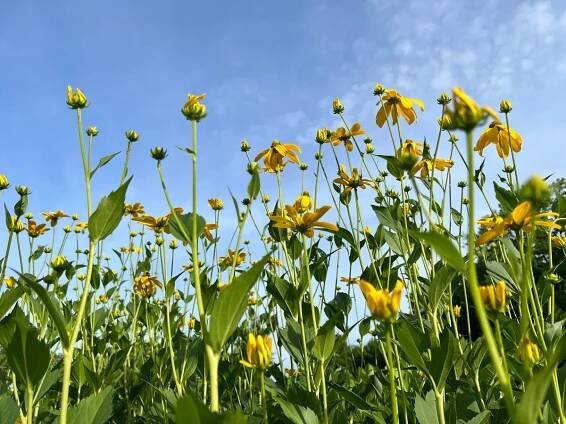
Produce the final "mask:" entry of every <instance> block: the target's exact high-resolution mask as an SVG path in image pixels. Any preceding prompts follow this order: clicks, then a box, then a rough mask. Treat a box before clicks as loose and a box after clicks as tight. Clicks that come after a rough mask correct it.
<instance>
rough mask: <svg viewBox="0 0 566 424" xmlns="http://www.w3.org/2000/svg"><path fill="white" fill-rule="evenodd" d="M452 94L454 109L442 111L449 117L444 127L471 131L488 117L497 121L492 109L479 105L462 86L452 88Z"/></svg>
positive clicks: (497, 118)
mask: <svg viewBox="0 0 566 424" xmlns="http://www.w3.org/2000/svg"><path fill="white" fill-rule="evenodd" d="M452 94H453V101H452V103H453V105H454V109H453V110H449V109H447V110H445V112H444V113H445V114H446V116H448V117H449V118H450V125H449V126H448V127H447V128H446V129H460V130H464V131H471V130H473V129H474V128H475V127H477V126H478V125H481V124H482V123H483V122H484V121H485V120H486V119H487V118H488V117H491V118H492V119H493V120H495V121H496V122H497V123H499V117H498V116H497V113H496V112H495V111H494V110H493V109H491V108H490V107H487V106H483V107H482V106H479V105H478V104H477V103H476V102H475V101H474V100H473V99H472V98H471V97H470V96H468V95H467V94H466V93H465V92H464V90H463V89H462V88H460V87H456V88H454V89H453V90H452Z"/></svg>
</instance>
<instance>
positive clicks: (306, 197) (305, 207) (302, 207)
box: [293, 191, 312, 213]
mask: <svg viewBox="0 0 566 424" xmlns="http://www.w3.org/2000/svg"><path fill="white" fill-rule="evenodd" d="M293 206H294V208H295V210H296V211H297V212H299V213H303V212H307V211H309V210H310V209H311V208H312V200H311V195H310V194H309V192H308V191H304V192H303V194H301V195H300V196H299V197H297V198H296V199H295V203H294V204H293Z"/></svg>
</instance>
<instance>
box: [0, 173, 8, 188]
mask: <svg viewBox="0 0 566 424" xmlns="http://www.w3.org/2000/svg"><path fill="white" fill-rule="evenodd" d="M8 187H10V182H9V181H8V178H7V177H6V176H5V175H4V174H0V190H6V189H7V188H8Z"/></svg>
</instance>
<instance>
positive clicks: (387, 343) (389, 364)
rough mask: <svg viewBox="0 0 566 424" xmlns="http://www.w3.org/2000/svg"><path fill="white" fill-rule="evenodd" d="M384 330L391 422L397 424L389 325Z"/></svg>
mask: <svg viewBox="0 0 566 424" xmlns="http://www.w3.org/2000/svg"><path fill="white" fill-rule="evenodd" d="M386 325H387V329H386V330H385V352H386V353H387V368H388V371H389V390H390V394H391V413H392V415H393V417H392V420H391V422H392V423H393V424H399V407H398V405H397V387H396V384H395V365H394V364H393V347H392V343H391V325H392V324H391V323H388V324H386Z"/></svg>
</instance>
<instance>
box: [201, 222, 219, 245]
mask: <svg viewBox="0 0 566 424" xmlns="http://www.w3.org/2000/svg"><path fill="white" fill-rule="evenodd" d="M217 228H218V224H206V225H205V226H204V230H203V231H202V235H203V236H204V237H205V238H206V239H207V240H208V241H210V242H212V240H214V237H213V235H212V230H216V229H217Z"/></svg>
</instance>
